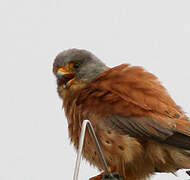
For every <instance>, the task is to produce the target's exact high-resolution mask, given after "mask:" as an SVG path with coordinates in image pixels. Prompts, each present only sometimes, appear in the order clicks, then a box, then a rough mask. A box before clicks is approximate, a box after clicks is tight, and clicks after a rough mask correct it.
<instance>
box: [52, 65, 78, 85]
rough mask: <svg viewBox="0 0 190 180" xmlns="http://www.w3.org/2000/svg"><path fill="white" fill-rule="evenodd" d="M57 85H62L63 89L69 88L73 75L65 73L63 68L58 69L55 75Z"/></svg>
mask: <svg viewBox="0 0 190 180" xmlns="http://www.w3.org/2000/svg"><path fill="white" fill-rule="evenodd" d="M56 76H57V81H58V85H59V86H62V85H64V87H65V88H69V87H70V86H71V84H72V82H73V80H74V77H75V74H73V73H72V72H69V71H67V70H66V69H65V68H63V67H60V68H59V69H58V70H57V73H56Z"/></svg>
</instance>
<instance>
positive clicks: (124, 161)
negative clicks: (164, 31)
mask: <svg viewBox="0 0 190 180" xmlns="http://www.w3.org/2000/svg"><path fill="white" fill-rule="evenodd" d="M53 73H54V75H55V77H56V80H57V92H58V95H59V97H60V98H61V99H62V100H63V109H64V111H65V115H66V117H67V123H68V134H69V138H70V141H71V143H72V144H73V145H74V147H75V148H76V149H78V145H79V138H80V132H81V126H82V122H83V121H84V120H86V119H88V120H89V121H90V122H91V124H92V126H93V128H94V131H95V133H96V135H97V139H98V141H99V143H100V146H101V148H102V152H103V154H104V156H105V160H106V161H107V164H108V167H109V169H110V171H111V172H118V173H119V174H120V175H121V176H122V177H123V180H145V179H147V178H150V177H151V176H152V175H154V174H155V173H157V172H159V173H162V172H163V173H173V174H175V173H176V171H177V170H179V169H190V120H189V117H188V116H187V115H186V113H185V112H184V111H183V110H182V108H181V107H180V106H178V105H177V104H176V102H175V101H174V100H173V99H172V97H171V96H170V95H169V93H168V91H167V89H166V88H165V87H164V86H163V85H162V83H161V82H160V81H159V79H158V78H157V77H156V76H155V75H154V74H152V73H150V72H148V71H146V69H145V68H143V67H141V66H133V65H131V64H128V63H126V64H120V65H118V66H115V67H108V66H107V65H105V63H104V62H103V61H102V60H100V59H99V58H98V57H96V56H95V55H94V54H93V53H91V52H90V51H88V50H84V49H75V48H71V49H68V50H64V51H62V52H60V53H59V54H58V55H57V56H56V57H55V59H54V62H53ZM82 156H83V157H84V158H85V159H86V160H87V161H88V162H89V163H90V164H91V165H93V166H95V167H96V168H98V169H99V170H100V171H103V166H102V164H101V161H100V159H99V156H98V152H97V150H96V146H95V144H94V142H93V140H92V137H91V135H90V133H89V132H88V131H87V132H86V136H85V140H84V146H83V150H82ZM103 173H104V172H101V174H99V175H97V176H95V177H92V178H91V179H90V180H101V178H102V174H103Z"/></svg>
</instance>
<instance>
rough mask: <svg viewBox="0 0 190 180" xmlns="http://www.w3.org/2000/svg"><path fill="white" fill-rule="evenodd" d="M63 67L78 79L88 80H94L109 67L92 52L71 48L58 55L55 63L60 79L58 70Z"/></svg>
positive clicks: (55, 69)
mask: <svg viewBox="0 0 190 180" xmlns="http://www.w3.org/2000/svg"><path fill="white" fill-rule="evenodd" d="M61 67H63V68H64V69H66V70H67V71H68V72H70V73H71V74H73V75H74V76H73V77H75V79H76V80H84V81H87V82H89V81H91V80H93V79H94V78H95V77H96V76H97V75H99V74H100V73H102V72H104V71H105V70H107V69H108V68H107V66H105V64H104V63H103V62H102V61H101V60H100V59H98V58H97V57H96V56H95V55H93V54H92V53H91V52H89V51H87V50H81V49H69V50H66V51H63V52H61V53H59V54H58V55H57V57H56V58H55V61H54V64H53V72H54V74H55V75H56V76H57V78H58V80H60V79H61V78H60V77H59V73H57V71H58V69H59V68H61ZM70 79H71V78H70ZM70 79H68V80H70Z"/></svg>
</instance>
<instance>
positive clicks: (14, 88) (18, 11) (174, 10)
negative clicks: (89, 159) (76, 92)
mask: <svg viewBox="0 0 190 180" xmlns="http://www.w3.org/2000/svg"><path fill="white" fill-rule="evenodd" d="M189 9H190V1H189V0H159V1H155V0H143V1H142V0H132V1H129V0H117V1H116V0H94V1H93V0H75V1H74V0H68V1H66V0H33V1H29V0H16V1H11V0H6V1H5V0H4V1H3V0H2V1H1V2H0V22H1V28H0V32H1V33H0V48H1V53H0V82H1V86H0V87H1V93H0V107H1V113H0V180H64V179H68V180H70V179H72V177H73V170H74V164H75V159H76V153H75V151H74V149H73V147H72V145H70V143H69V140H68V133H67V122H66V119H65V116H64V112H63V111H62V109H61V104H62V102H61V100H60V99H59V98H58V95H57V93H56V83H55V78H54V77H53V74H52V63H53V60H54V57H55V56H56V55H57V53H58V52H60V51H62V50H64V49H67V48H72V47H75V48H84V49H88V50H90V51H92V52H93V53H94V54H96V55H97V56H98V57H99V58H100V59H102V60H103V61H104V62H105V63H106V64H107V65H109V66H115V65H118V64H121V63H131V64H133V65H142V66H144V67H145V68H146V69H147V70H149V71H151V72H153V73H154V74H156V75H157V76H158V77H159V79H160V80H161V81H162V82H163V83H164V85H165V86H166V87H167V89H168V90H169V92H170V94H171V95H172V97H173V98H174V99H175V101H176V102H177V103H178V104H179V105H180V106H182V107H183V109H184V110H185V111H186V112H187V113H190V102H189V99H190V93H189V92H190V84H189V83H190V71H189V66H190V10H189ZM93 175H97V171H96V170H95V168H93V167H90V166H89V165H88V163H85V162H82V165H81V168H80V175H79V180H87V179H88V178H89V177H91V176H93ZM178 175H179V177H175V176H173V175H170V174H169V175H168V174H163V175H160V174H158V175H156V176H154V177H152V178H151V180H161V179H168V180H170V179H171V180H184V179H188V176H187V175H186V174H185V173H184V172H183V171H182V172H179V173H178Z"/></svg>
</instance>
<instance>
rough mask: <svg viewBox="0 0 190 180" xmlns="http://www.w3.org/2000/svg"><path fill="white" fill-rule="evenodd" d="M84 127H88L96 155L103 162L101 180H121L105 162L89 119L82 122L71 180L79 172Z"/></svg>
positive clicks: (76, 178)
mask: <svg viewBox="0 0 190 180" xmlns="http://www.w3.org/2000/svg"><path fill="white" fill-rule="evenodd" d="M86 127H88V130H89V131H90V134H91V135H92V137H93V139H94V142H95V144H96V148H97V151H98V155H99V157H100V160H101V162H102V164H103V168H104V172H105V173H104V175H103V178H102V180H122V178H121V177H120V176H119V174H117V173H111V172H110V170H109V168H108V165H107V163H106V160H105V158H104V155H103V153H102V150H101V147H100V144H99V142H98V139H97V137H96V134H95V132H94V129H93V127H92V124H91V123H90V121H89V120H84V121H83V123H82V129H81V134H80V141H79V146H78V153H77V160H76V164H75V171H74V177H73V180H78V174H79V168H80V161H81V156H82V148H83V144H84V138H85V132H86Z"/></svg>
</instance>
